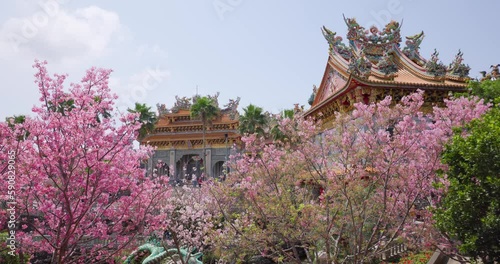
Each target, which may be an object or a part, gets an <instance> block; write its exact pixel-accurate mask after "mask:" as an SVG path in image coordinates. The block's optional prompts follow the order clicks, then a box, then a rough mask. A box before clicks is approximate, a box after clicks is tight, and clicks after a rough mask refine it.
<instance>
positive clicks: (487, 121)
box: [435, 80, 500, 263]
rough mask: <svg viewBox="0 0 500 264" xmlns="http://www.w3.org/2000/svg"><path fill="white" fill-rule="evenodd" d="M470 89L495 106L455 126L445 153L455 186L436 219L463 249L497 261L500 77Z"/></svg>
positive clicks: (499, 242) (499, 244)
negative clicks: (470, 120) (464, 123)
mask: <svg viewBox="0 0 500 264" xmlns="http://www.w3.org/2000/svg"><path fill="white" fill-rule="evenodd" d="M470 94H471V95H475V96H479V97H481V98H483V99H485V100H486V101H488V102H493V103H494V106H493V109H492V110H490V111H489V112H488V113H487V114H485V115H484V116H483V117H482V118H481V119H479V120H474V121H473V122H471V123H470V124H468V125H467V126H466V127H465V128H457V129H455V132H454V137H453V139H452V141H451V143H450V144H449V145H447V147H446V149H445V151H444V153H443V162H444V163H446V164H447V165H448V166H449V169H448V171H447V172H446V174H447V177H448V180H449V182H450V185H449V188H448V192H447V194H446V196H445V198H444V199H443V202H442V204H441V205H440V208H439V209H438V210H437V211H436V214H435V219H436V224H437V226H438V227H439V228H440V229H441V231H442V232H444V233H445V234H446V235H447V236H449V237H450V238H451V239H452V240H455V241H458V245H459V246H458V250H459V252H460V253H461V254H464V255H466V256H470V257H473V258H475V259H481V261H482V262H483V263H493V262H495V261H496V262H498V261H500V108H498V106H499V103H500V80H486V81H482V82H475V81H474V82H471V83H470Z"/></svg>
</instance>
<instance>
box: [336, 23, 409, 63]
mask: <svg viewBox="0 0 500 264" xmlns="http://www.w3.org/2000/svg"><path fill="white" fill-rule="evenodd" d="M344 21H345V23H346V25H347V27H348V33H347V38H348V39H349V43H350V44H351V46H352V47H354V48H356V49H359V48H361V47H362V48H363V49H364V52H365V53H366V54H369V55H380V56H381V55H382V54H383V53H384V52H385V51H386V50H388V49H389V48H390V47H391V46H392V45H398V46H399V42H401V34H400V29H401V25H402V23H399V22H397V21H391V22H389V23H388V24H387V25H386V26H385V27H384V29H383V30H382V31H381V30H379V29H378V28H377V27H375V26H372V27H370V29H369V30H365V28H364V27H362V26H360V25H359V24H358V22H357V21H356V19H355V18H345V16H344Z"/></svg>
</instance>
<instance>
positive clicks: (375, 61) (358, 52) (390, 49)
mask: <svg viewBox="0 0 500 264" xmlns="http://www.w3.org/2000/svg"><path fill="white" fill-rule="evenodd" d="M344 21H345V23H346V25H347V28H348V33H347V44H346V43H344V42H343V41H342V37H340V36H337V35H336V33H335V32H333V31H331V30H329V29H327V28H326V27H323V29H322V31H323V35H324V37H325V38H326V40H327V41H328V44H329V47H330V48H329V50H330V52H329V56H328V62H327V64H326V69H325V72H324V75H323V79H322V81H321V84H320V85H319V88H317V87H316V86H314V87H313V94H312V95H311V97H310V99H309V104H310V105H311V107H310V109H309V110H307V111H306V112H305V113H304V115H305V116H306V117H312V118H313V119H315V120H318V121H322V126H323V129H329V128H332V127H333V122H332V120H333V119H334V113H335V112H336V111H340V112H344V111H350V110H351V109H352V108H353V104H354V103H358V102H363V103H366V104H369V103H373V102H377V101H380V100H382V99H383V98H385V97H386V96H388V95H390V96H392V98H393V100H396V101H399V100H400V99H401V98H402V97H403V96H405V95H407V94H409V93H412V92H415V91H416V90H417V89H421V90H424V91H425V93H424V96H425V102H426V105H427V106H430V105H432V104H439V103H441V102H442V101H443V99H444V98H446V97H447V96H448V95H449V93H450V92H455V91H465V90H466V86H467V80H469V77H468V74H469V70H470V67H469V66H468V65H465V64H464V63H463V58H462V56H463V54H462V52H461V51H460V50H459V51H458V53H457V55H456V56H455V59H454V60H453V62H451V63H450V64H449V65H448V66H446V65H444V64H443V63H442V62H441V61H439V58H438V56H439V53H438V52H437V51H436V50H434V53H433V54H432V55H431V56H430V59H425V58H424V57H422V56H421V54H420V52H419V48H420V44H421V43H422V40H423V39H424V32H423V31H422V32H420V33H418V34H416V35H413V36H409V37H406V41H405V43H404V44H405V46H404V47H401V35H400V29H401V24H400V23H398V22H395V21H391V22H390V23H389V24H387V25H386V26H385V28H383V29H382V30H380V29H378V28H377V27H375V26H372V27H371V28H369V29H368V30H367V29H365V28H364V27H362V26H360V25H359V24H358V23H357V22H356V20H355V19H354V18H352V19H350V18H348V19H346V18H344Z"/></svg>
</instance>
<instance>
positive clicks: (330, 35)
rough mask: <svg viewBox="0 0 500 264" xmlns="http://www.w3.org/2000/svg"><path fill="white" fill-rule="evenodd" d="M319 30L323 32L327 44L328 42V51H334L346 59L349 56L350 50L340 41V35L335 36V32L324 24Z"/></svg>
mask: <svg viewBox="0 0 500 264" xmlns="http://www.w3.org/2000/svg"><path fill="white" fill-rule="evenodd" d="M321 31H322V32H323V36H324V37H325V39H326V41H328V44H330V52H332V51H335V52H337V53H338V54H340V56H342V58H344V59H346V60H349V59H350V58H351V55H352V54H351V50H350V49H349V48H348V47H347V46H346V45H345V44H344V43H342V37H341V36H336V34H337V33H336V32H333V31H331V30H329V29H328V28H326V27H325V26H323V28H321Z"/></svg>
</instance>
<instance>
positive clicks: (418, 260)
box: [398, 251, 433, 264]
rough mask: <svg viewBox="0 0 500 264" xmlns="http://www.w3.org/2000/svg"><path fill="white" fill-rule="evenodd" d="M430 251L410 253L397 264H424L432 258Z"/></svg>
mask: <svg viewBox="0 0 500 264" xmlns="http://www.w3.org/2000/svg"><path fill="white" fill-rule="evenodd" d="M432 254H433V252H432V251H423V252H419V253H411V254H410V255H408V256H406V257H404V258H401V259H400V260H399V262H398V263H401V264H426V263H427V262H428V261H429V259H430V258H431V257H432Z"/></svg>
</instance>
